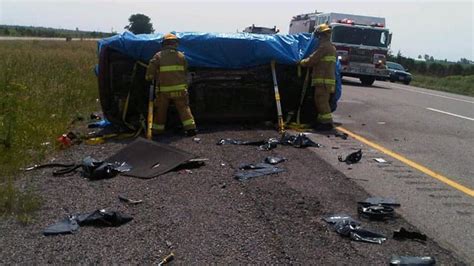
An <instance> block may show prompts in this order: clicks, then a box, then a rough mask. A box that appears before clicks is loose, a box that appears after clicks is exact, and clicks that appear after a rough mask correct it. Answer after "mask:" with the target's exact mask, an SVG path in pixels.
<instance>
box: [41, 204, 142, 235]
mask: <svg viewBox="0 0 474 266" xmlns="http://www.w3.org/2000/svg"><path fill="white" fill-rule="evenodd" d="M131 220H133V217H131V216H128V215H125V214H121V213H120V212H116V211H106V210H96V211H93V212H90V213H84V214H76V215H72V216H69V217H68V218H65V219H63V220H61V221H60V222H58V223H56V224H53V225H50V226H48V227H47V228H46V229H45V230H44V231H43V234H44V235H45V236H50V235H59V234H71V233H74V232H75V231H77V230H78V229H79V226H87V225H92V226H101V227H106V226H113V227H116V226H120V225H122V224H126V223H128V222H130V221H131Z"/></svg>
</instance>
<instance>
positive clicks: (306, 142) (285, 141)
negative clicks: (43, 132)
mask: <svg viewBox="0 0 474 266" xmlns="http://www.w3.org/2000/svg"><path fill="white" fill-rule="evenodd" d="M280 143H281V144H282V145H290V146H293V147H295V148H306V147H317V148H320V147H322V145H321V144H319V143H316V142H314V141H312V140H311V139H309V138H308V137H307V136H306V135H305V134H304V133H299V134H298V135H296V136H293V135H290V134H288V133H285V134H283V136H282V137H281V139H280Z"/></svg>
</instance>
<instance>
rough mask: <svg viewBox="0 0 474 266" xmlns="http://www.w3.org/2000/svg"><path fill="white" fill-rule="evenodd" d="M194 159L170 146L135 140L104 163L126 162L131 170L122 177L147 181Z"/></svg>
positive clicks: (141, 139) (139, 139) (142, 139)
mask: <svg viewBox="0 0 474 266" xmlns="http://www.w3.org/2000/svg"><path fill="white" fill-rule="evenodd" d="M195 157H196V156H194V155H192V154H190V153H188V152H186V151H183V150H180V149H177V148H175V147H173V146H170V145H166V144H163V143H158V142H155V141H152V140H147V139H144V138H137V139H136V140H134V141H133V142H131V143H130V144H128V145H127V146H126V147H124V148H123V149H121V150H120V151H119V152H117V153H116V154H114V155H112V156H111V157H109V158H108V159H106V160H105V161H107V162H111V163H113V162H127V163H129V164H130V165H132V166H133V169H131V170H130V171H128V172H125V173H123V175H125V176H132V177H137V178H145V179H149V178H154V177H157V176H159V175H162V174H164V173H167V172H169V171H171V170H173V169H174V168H176V167H178V166H180V165H181V164H183V163H186V162H189V161H190V160H192V159H193V158H195Z"/></svg>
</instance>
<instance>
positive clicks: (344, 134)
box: [334, 132, 349, 140]
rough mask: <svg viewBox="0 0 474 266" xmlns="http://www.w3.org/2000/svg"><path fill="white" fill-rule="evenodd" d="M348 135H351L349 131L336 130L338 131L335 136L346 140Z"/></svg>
mask: <svg viewBox="0 0 474 266" xmlns="http://www.w3.org/2000/svg"><path fill="white" fill-rule="evenodd" d="M348 136H349V135H347V133H340V132H336V133H335V134H334V137H336V138H341V139H343V140H346V139H347V137H348Z"/></svg>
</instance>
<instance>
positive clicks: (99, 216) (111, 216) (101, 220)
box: [76, 210, 133, 227]
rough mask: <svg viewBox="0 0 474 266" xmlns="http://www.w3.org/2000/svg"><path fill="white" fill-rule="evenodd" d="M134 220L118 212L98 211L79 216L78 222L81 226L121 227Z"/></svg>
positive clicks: (77, 217)
mask: <svg viewBox="0 0 474 266" xmlns="http://www.w3.org/2000/svg"><path fill="white" fill-rule="evenodd" d="M131 220H133V218H132V217H131V216H128V215H125V214H121V213H120V212H116V211H106V210H96V211H94V212H90V213H84V214H78V215H77V216H76V221H77V223H78V224H79V225H80V226H84V225H94V226H114V227H115V226H120V225H122V224H126V223H128V222H130V221H131Z"/></svg>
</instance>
